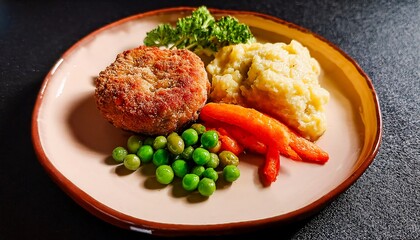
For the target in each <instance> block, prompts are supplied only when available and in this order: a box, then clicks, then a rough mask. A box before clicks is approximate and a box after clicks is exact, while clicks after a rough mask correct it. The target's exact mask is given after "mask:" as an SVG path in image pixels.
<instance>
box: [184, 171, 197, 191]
mask: <svg viewBox="0 0 420 240" xmlns="http://www.w3.org/2000/svg"><path fill="white" fill-rule="evenodd" d="M199 182H200V177H199V176H197V175H195V174H193V173H188V174H185V176H184V177H183V178H182V187H183V188H184V189H185V190H187V191H194V190H195V189H197V186H198V183H199Z"/></svg>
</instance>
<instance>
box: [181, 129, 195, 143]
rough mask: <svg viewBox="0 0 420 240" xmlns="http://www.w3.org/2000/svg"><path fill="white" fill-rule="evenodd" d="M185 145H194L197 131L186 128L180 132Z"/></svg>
mask: <svg viewBox="0 0 420 240" xmlns="http://www.w3.org/2000/svg"><path fill="white" fill-rule="evenodd" d="M181 137H182V139H183V140H184V142H185V145H186V146H191V145H194V144H196V143H197V142H198V133H197V131H196V130H194V129H193V128H188V129H186V130H185V131H183V132H182V134H181Z"/></svg>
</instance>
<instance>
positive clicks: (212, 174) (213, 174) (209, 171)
mask: <svg viewBox="0 0 420 240" xmlns="http://www.w3.org/2000/svg"><path fill="white" fill-rule="evenodd" d="M203 177H206V178H210V179H212V180H213V181H215V182H216V181H217V179H218V178H219V174H218V173H217V171H216V170H214V168H206V170H204V172H203Z"/></svg>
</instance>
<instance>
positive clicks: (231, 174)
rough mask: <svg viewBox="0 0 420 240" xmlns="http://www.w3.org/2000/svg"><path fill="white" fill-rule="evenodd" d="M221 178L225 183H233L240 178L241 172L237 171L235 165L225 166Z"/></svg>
mask: <svg viewBox="0 0 420 240" xmlns="http://www.w3.org/2000/svg"><path fill="white" fill-rule="evenodd" d="M222 174H223V178H224V179H225V180H226V181H227V182H234V181H236V180H238V178H239V176H241V172H240V171H239V168H238V167H237V166H235V165H227V166H226V167H224V168H223V172H222Z"/></svg>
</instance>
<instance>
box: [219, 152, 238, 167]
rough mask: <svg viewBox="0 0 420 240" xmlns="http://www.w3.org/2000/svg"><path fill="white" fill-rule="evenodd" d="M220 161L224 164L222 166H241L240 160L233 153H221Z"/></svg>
mask: <svg viewBox="0 0 420 240" xmlns="http://www.w3.org/2000/svg"><path fill="white" fill-rule="evenodd" d="M219 160H220V162H221V164H222V166H226V165H235V166H238V164H239V158H238V156H236V155H235V154H234V153H233V152H231V151H227V150H225V151H221V152H220V153H219Z"/></svg>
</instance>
